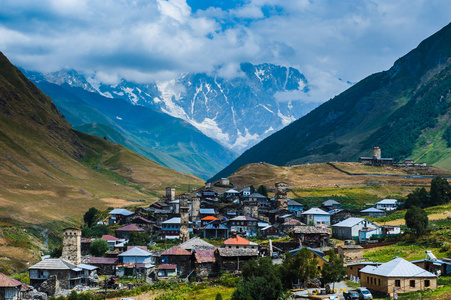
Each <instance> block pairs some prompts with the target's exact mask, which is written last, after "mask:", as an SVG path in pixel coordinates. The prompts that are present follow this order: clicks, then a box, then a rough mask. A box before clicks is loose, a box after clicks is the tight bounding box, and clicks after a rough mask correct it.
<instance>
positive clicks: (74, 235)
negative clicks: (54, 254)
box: [61, 227, 81, 265]
mask: <svg viewBox="0 0 451 300" xmlns="http://www.w3.org/2000/svg"><path fill="white" fill-rule="evenodd" d="M61 258H62V259H64V260H65V261H67V262H70V263H72V264H74V265H78V264H80V263H81V229H79V228H75V227H71V228H66V229H64V235H63V253H62V255H61Z"/></svg>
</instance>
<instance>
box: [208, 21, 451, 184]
mask: <svg viewBox="0 0 451 300" xmlns="http://www.w3.org/2000/svg"><path fill="white" fill-rule="evenodd" d="M450 37H451V25H447V26H445V27H444V28H443V29H441V30H440V31H438V32H437V33H435V34H434V35H432V36H431V37H429V38H427V39H426V40H424V41H423V42H421V43H420V44H419V45H418V47H417V48H415V49H413V50H412V51H410V52H409V53H408V54H406V55H405V56H403V57H402V58H400V59H398V60H397V61H396V62H395V63H394V65H393V67H392V68H390V69H389V70H388V71H383V72H379V73H375V74H372V75H370V76H368V77H367V78H365V79H363V80H362V81H360V82H358V83H357V84H355V85H353V86H352V87H350V88H349V89H347V90H346V91H344V92H343V93H341V94H340V95H338V96H336V97H334V98H332V99H330V100H329V101H327V102H325V103H323V104H322V105H320V106H319V107H317V108H316V109H314V110H313V111H311V112H310V113H309V114H307V115H306V116H304V117H302V118H300V119H299V120H297V121H295V122H293V123H291V124H290V125H288V126H287V127H285V128H284V129H282V130H280V131H278V132H276V133H274V134H272V135H271V136H270V137H268V138H266V139H265V140H263V141H261V142H260V143H259V144H257V145H256V146H254V147H252V148H251V149H249V150H247V151H246V152H244V153H243V154H242V155H241V156H240V157H238V158H237V159H236V160H235V161H234V162H233V163H232V164H230V165H229V166H228V167H227V168H225V169H224V170H223V171H221V172H219V173H218V174H217V175H215V176H214V177H212V178H211V180H217V179H218V178H220V177H227V176H228V175H230V174H232V173H233V172H235V171H236V170H237V169H238V168H239V167H241V166H243V165H245V164H248V163H255V162H260V161H264V162H268V163H271V164H275V165H292V164H303V163H316V162H326V161H356V160H357V159H358V157H359V156H363V155H368V154H370V152H371V148H372V146H380V147H381V148H382V150H383V152H382V153H383V156H384V157H394V158H395V160H397V161H399V160H401V159H402V158H407V156H409V157H410V156H411V158H413V159H414V160H418V159H420V158H421V159H422V160H424V161H425V162H427V163H429V164H432V165H438V166H441V167H446V168H448V169H449V168H450V167H451V164H450V163H449V159H448V157H449V156H451V153H450V151H449V150H448V147H447V146H445V145H444V141H443V139H442V136H443V130H444V129H440V128H441V127H437V126H438V125H440V124H441V125H442V126H444V127H446V128H448V127H449V125H450V122H449V119H447V120H442V119H443V118H445V119H446V116H447V115H448V114H449V103H450V101H451V99H450V94H449V92H447V86H448V82H449V81H448V80H449V76H450V70H449V69H450V56H451V43H450V40H451V38H450ZM440 82H442V83H444V84H443V86H442V87H439V83H440ZM445 82H446V83H445ZM434 101H435V102H434ZM440 101H441V102H440ZM438 102H440V103H441V110H440V112H436V113H433V114H425V113H421V109H420V108H421V107H423V109H425V108H427V111H434V107H436V106H434V103H438ZM413 107H416V108H417V109H416V110H414V111H415V113H412V114H410V116H411V119H410V120H409V121H408V122H404V121H405V119H406V116H407V115H409V111H411V109H412V108H413ZM403 120H404V121H403ZM434 120H435V121H434ZM403 122H404V123H403ZM411 129H412V130H411ZM422 139H423V140H425V143H423V144H421V141H420V140H422ZM434 141H435V142H434ZM428 143H429V144H428ZM430 145H433V147H436V148H434V149H432V151H431V149H429V148H428V146H430ZM425 153H429V154H425ZM433 154H434V155H433ZM425 155H426V156H425Z"/></svg>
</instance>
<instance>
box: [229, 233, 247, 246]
mask: <svg viewBox="0 0 451 300" xmlns="http://www.w3.org/2000/svg"><path fill="white" fill-rule="evenodd" d="M250 243H251V242H249V241H248V240H246V239H245V238H243V237H242V236H240V235H238V234H237V235H236V236H234V237H231V238H228V239H227V240H225V241H224V245H250Z"/></svg>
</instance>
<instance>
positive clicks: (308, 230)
mask: <svg viewBox="0 0 451 300" xmlns="http://www.w3.org/2000/svg"><path fill="white" fill-rule="evenodd" d="M290 231H292V232H293V233H303V234H329V235H330V231H329V229H327V228H323V227H316V226H294V227H293V228H292V229H291V230H290Z"/></svg>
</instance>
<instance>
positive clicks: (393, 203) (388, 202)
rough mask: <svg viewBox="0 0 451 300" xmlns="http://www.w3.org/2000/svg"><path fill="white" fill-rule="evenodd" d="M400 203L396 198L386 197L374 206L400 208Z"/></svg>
mask: <svg viewBox="0 0 451 300" xmlns="http://www.w3.org/2000/svg"><path fill="white" fill-rule="evenodd" d="M398 204H399V203H398V200H396V199H384V200H381V201H379V202H377V203H376V205H375V206H374V207H375V208H377V209H382V210H396V209H398Z"/></svg>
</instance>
